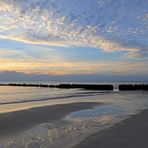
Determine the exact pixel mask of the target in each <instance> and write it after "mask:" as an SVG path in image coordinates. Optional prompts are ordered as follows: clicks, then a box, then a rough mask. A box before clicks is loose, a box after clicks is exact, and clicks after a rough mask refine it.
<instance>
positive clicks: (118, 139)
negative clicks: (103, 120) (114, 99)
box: [73, 110, 148, 148]
mask: <svg viewBox="0 0 148 148" xmlns="http://www.w3.org/2000/svg"><path fill="white" fill-rule="evenodd" d="M73 148H148V110H145V111H143V112H142V113H141V114H139V115H135V116H133V117H131V118H130V119H127V120H125V121H123V122H120V123H118V124H116V125H115V126H113V127H111V128H109V129H106V130H104V131H102V132H98V133H96V134H94V135H92V136H89V137H88V138H86V139H85V140H83V141H82V142H80V143H79V144H78V145H76V146H74V147H73Z"/></svg>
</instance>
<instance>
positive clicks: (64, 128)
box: [0, 87, 148, 148]
mask: <svg viewBox="0 0 148 148" xmlns="http://www.w3.org/2000/svg"><path fill="white" fill-rule="evenodd" d="M22 102H23V103H22ZM73 102H101V103H102V105H99V106H96V107H94V109H88V110H81V111H78V112H74V113H70V114H69V115H68V116H66V117H65V118H64V119H63V120H62V121H56V122H55V121H53V122H47V123H44V124H41V125H38V126H37V127H34V128H32V129H28V130H27V131H25V132H23V133H18V134H16V135H13V136H10V137H9V138H5V139H0V148H1V147H2V148H3V147H11V148H17V147H45V148H46V147H47V148H48V147H50V148H58V147H61V148H65V147H71V146H72V145H74V144H76V143H78V142H80V141H81V140H83V139H84V138H86V137H87V136H89V135H91V134H93V133H95V132H97V131H100V130H103V129H105V128H108V127H110V126H112V125H114V124H115V123H117V122H119V121H121V120H123V119H126V118H128V117H130V116H131V115H134V114H137V113H139V112H140V111H141V110H143V109H147V108H148V92H146V91H126V92H122V91H121V92H118V91H117V92H107V91H88V90H83V89H57V88H56V89H55V88H54V89H51V88H27V87H26V88H24V87H0V104H1V105H0V112H7V110H9V111H13V110H21V109H27V107H28V108H31V107H35V106H45V105H54V104H66V103H73ZM10 108H11V109H10Z"/></svg>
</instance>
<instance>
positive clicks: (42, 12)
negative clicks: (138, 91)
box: [0, 0, 148, 57]
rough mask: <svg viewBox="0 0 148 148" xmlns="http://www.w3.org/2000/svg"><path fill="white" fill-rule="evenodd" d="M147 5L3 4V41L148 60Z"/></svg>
mask: <svg viewBox="0 0 148 148" xmlns="http://www.w3.org/2000/svg"><path fill="white" fill-rule="evenodd" d="M147 4H148V0H134V1H129V0H122V1H120V0H119V1H114V0H93V1H92V0H87V1H86V0H81V1H80V0H75V1H74V0H57V1H55V0H48V1H47V0H11V1H9V0H1V1H0V20H2V21H0V38H8V39H11V40H12V39H13V40H17V41H23V42H27V43H32V44H46V45H57V46H63V45H67V46H68V45H80V46H91V47H96V48H99V49H102V50H103V51H105V52H112V51H126V52H128V53H129V56H132V57H140V56H145V55H147V53H148V51H147V49H148V25H147V24H148V8H147ZM16 18H17V19H16Z"/></svg>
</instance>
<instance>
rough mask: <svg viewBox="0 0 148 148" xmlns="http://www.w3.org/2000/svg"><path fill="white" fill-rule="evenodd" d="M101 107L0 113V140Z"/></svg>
mask: <svg viewBox="0 0 148 148" xmlns="http://www.w3.org/2000/svg"><path fill="white" fill-rule="evenodd" d="M98 105H101V103H99V102H78V103H69V104H60V105H53V106H44V107H36V108H31V109H27V110H21V111H15V112H8V113H0V138H3V137H7V136H11V135H13V134H16V133H20V132H22V131H25V130H27V129H30V128H32V127H35V126H37V125H39V124H42V123H45V122H50V121H54V120H55V121H57V120H62V119H63V118H64V117H65V116H66V115H68V114H70V113H72V112H75V111H80V110H84V109H92V108H94V107H95V106H98Z"/></svg>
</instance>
